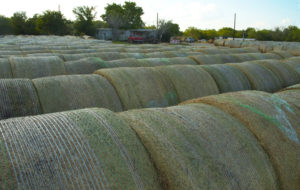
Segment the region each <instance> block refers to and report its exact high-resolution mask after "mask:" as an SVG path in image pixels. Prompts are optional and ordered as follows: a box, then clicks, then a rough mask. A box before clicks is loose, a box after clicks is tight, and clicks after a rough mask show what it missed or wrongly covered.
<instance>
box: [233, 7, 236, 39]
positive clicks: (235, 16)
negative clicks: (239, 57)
mask: <svg viewBox="0 0 300 190" xmlns="http://www.w3.org/2000/svg"><path fill="white" fill-rule="evenodd" d="M235 24H236V13H234V27H233V40H234V37H235Z"/></svg>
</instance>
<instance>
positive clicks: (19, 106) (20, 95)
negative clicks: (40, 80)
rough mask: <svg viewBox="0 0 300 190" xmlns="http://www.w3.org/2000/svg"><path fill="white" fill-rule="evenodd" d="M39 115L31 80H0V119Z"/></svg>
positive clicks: (36, 97)
mask: <svg viewBox="0 0 300 190" xmlns="http://www.w3.org/2000/svg"><path fill="white" fill-rule="evenodd" d="M41 113H42V112H41V109H40V103H39V99H38V96H37V94H36V91H35V88H34V86H33V84H32V82H31V80H29V79H0V119H6V118H10V117H19V116H26V115H37V114H41Z"/></svg>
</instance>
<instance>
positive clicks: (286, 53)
mask: <svg viewBox="0 0 300 190" xmlns="http://www.w3.org/2000/svg"><path fill="white" fill-rule="evenodd" d="M270 53H274V54H276V55H279V56H280V57H281V58H282V59H287V58H290V57H293V55H292V54H290V53H289V52H287V51H278V50H277V51H272V52H270Z"/></svg>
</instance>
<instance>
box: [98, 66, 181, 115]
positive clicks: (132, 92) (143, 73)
mask: <svg viewBox="0 0 300 190" xmlns="http://www.w3.org/2000/svg"><path fill="white" fill-rule="evenodd" d="M95 74H99V75H102V76H104V77H105V78H106V79H107V80H108V81H109V82H110V83H111V84H112V85H113V86H114V87H115V89H116V91H117V93H118V95H119V97H120V100H121V103H122V105H123V109H124V110H128V109H136V108H146V107H166V106H171V105H176V104H177V103H178V98H177V94H176V90H175V88H174V86H173V84H172V82H171V81H170V80H169V79H168V78H167V77H166V76H164V75H163V74H162V73H160V72H158V71H156V70H155V69H154V68H151V67H137V68H114V69H101V70H98V71H96V72H95Z"/></svg>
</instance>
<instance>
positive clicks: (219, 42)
mask: <svg viewBox="0 0 300 190" xmlns="http://www.w3.org/2000/svg"><path fill="white" fill-rule="evenodd" d="M224 43H225V40H223V39H217V40H214V45H215V46H224Z"/></svg>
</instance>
